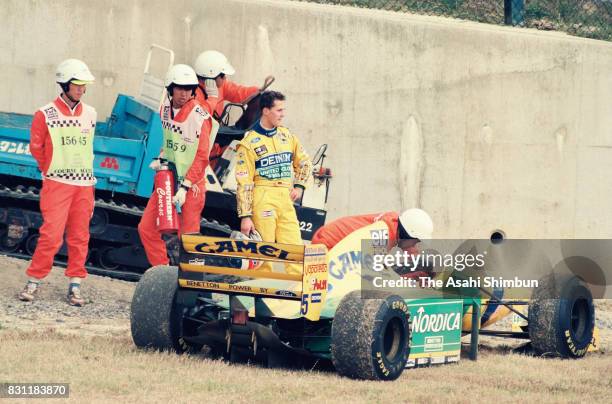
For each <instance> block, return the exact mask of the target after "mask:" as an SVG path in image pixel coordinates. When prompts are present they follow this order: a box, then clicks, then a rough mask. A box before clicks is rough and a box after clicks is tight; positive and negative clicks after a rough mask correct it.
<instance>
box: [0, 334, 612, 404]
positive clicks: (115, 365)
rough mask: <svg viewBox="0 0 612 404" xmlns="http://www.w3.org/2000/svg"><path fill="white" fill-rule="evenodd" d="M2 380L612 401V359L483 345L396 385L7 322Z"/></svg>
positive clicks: (89, 394)
mask: <svg viewBox="0 0 612 404" xmlns="http://www.w3.org/2000/svg"><path fill="white" fill-rule="evenodd" d="M0 363H2V367H0V381H13V382H67V383H70V388H71V396H70V401H73V402H108V401H111V400H112V401H120V402H142V401H146V402H196V401H200V402H202V401H203V402H214V401H217V402H270V401H277V402H278V401H279V399H281V400H283V401H290V402H311V401H312V402H332V401H333V402H337V401H341V402H351V403H358V402H424V401H431V400H434V401H435V402H439V401H443V402H445V401H450V402H483V401H492V400H494V401H496V402H525V401H527V402H546V403H548V402H584V401H589V402H609V401H608V400H609V398H610V397H611V396H612V376H611V375H612V356H610V355H609V354H605V355H603V354H591V355H589V356H588V357H587V358H586V359H583V360H579V361H568V360H558V359H538V358H529V357H523V356H518V355H514V354H503V353H500V352H499V350H494V351H483V352H482V354H481V358H480V359H479V361H478V362H470V361H468V360H462V361H461V362H460V363H459V364H456V365H446V366H439V367H433V368H424V369H417V370H408V371H406V372H405V373H404V374H403V376H402V377H401V378H400V380H398V381H396V382H393V383H378V382H362V381H353V380H348V379H344V378H341V377H338V376H337V375H335V374H334V373H331V372H311V371H308V370H296V371H290V370H277V369H264V368H261V367H258V366H250V365H249V366H247V365H228V364H226V363H224V362H221V361H216V360H211V359H207V358H205V357H202V356H191V357H190V356H176V355H174V354H163V353H156V352H145V351H139V350H137V349H136V348H135V347H134V346H133V344H132V341H131V340H130V338H129V337H128V336H126V335H123V336H104V337H102V336H95V337H83V336H80V337H78V336H74V335H66V334H61V333H58V332H56V331H54V330H53V329H48V330H44V331H38V332H23V331H19V330H14V329H0Z"/></svg>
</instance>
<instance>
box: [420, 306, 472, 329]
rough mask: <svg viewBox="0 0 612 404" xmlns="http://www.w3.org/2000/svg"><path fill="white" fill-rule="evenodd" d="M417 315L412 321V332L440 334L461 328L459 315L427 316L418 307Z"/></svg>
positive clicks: (422, 309)
mask: <svg viewBox="0 0 612 404" xmlns="http://www.w3.org/2000/svg"><path fill="white" fill-rule="evenodd" d="M417 313H418V314H417V316H416V317H415V318H414V319H413V320H412V331H413V332H442V331H453V330H458V329H460V328H461V320H462V317H461V313H436V314H427V313H425V308H424V307H423V306H421V307H419V309H418V310H417Z"/></svg>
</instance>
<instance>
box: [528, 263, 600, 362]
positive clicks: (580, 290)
mask: <svg viewBox="0 0 612 404" xmlns="http://www.w3.org/2000/svg"><path fill="white" fill-rule="evenodd" d="M528 318H529V321H528V327H529V337H530V338H531V345H532V346H533V348H534V351H535V352H536V354H538V355H543V356H554V357H562V358H582V357H583V356H584V355H585V354H586V352H587V350H588V348H589V345H590V343H591V341H592V339H593V330H594V327H595V307H594V305H593V297H592V295H591V291H590V290H589V288H587V286H586V284H585V283H584V282H583V281H581V280H580V279H579V278H577V277H575V276H571V275H567V276H555V275H549V276H546V277H544V278H542V279H541V280H540V282H539V286H538V287H537V288H536V289H535V290H534V292H533V294H532V297H531V301H530V302H529V315H528Z"/></svg>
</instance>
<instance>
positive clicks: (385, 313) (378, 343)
mask: <svg viewBox="0 0 612 404" xmlns="http://www.w3.org/2000/svg"><path fill="white" fill-rule="evenodd" d="M409 317H410V311H409V309H408V305H407V304H406V302H405V301H404V300H403V299H402V298H400V297H399V296H390V297H388V298H386V299H385V304H383V305H381V307H380V309H379V310H378V312H377V313H376V319H375V327H374V329H373V330H372V334H373V335H372V366H373V369H374V372H375V373H376V376H377V378H378V379H379V380H395V379H397V378H398V377H399V376H400V375H401V374H402V372H403V371H404V368H405V367H406V362H407V361H408V354H409V353H410V346H409V340H410V338H409V336H410V326H409ZM395 318H398V319H400V322H401V325H402V329H403V334H402V341H400V349H399V350H398V354H397V355H395V357H394V360H392V361H390V360H389V359H388V358H387V357H386V355H385V353H384V333H385V329H386V328H387V325H388V324H389V322H391V321H392V320H393V319H395Z"/></svg>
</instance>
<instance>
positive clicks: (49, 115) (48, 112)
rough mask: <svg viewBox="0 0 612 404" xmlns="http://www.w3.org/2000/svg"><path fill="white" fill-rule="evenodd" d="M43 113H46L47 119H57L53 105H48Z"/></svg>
mask: <svg viewBox="0 0 612 404" xmlns="http://www.w3.org/2000/svg"><path fill="white" fill-rule="evenodd" d="M44 112H45V115H47V119H59V116H58V114H57V109H55V107H49V108H47V109H45V110H44Z"/></svg>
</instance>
